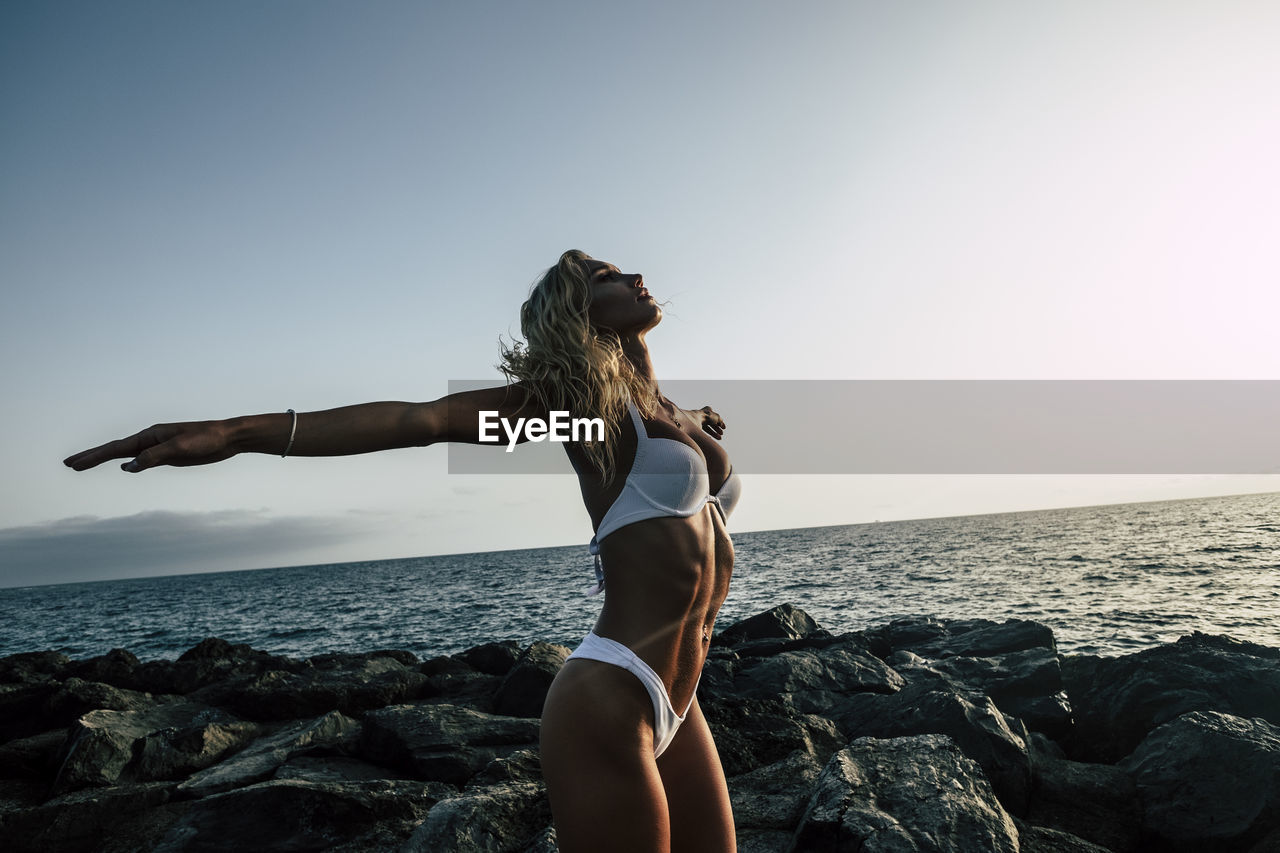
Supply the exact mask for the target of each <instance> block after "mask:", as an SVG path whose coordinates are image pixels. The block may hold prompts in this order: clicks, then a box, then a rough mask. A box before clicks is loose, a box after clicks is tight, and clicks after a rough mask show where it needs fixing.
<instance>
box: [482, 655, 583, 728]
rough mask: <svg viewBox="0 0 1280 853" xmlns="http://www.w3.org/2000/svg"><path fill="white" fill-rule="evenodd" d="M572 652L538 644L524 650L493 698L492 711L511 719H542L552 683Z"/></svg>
mask: <svg viewBox="0 0 1280 853" xmlns="http://www.w3.org/2000/svg"><path fill="white" fill-rule="evenodd" d="M569 654H570V650H569V649H568V648H566V647H565V646H558V645H555V644H553V643H543V642H537V643H533V644H531V645H530V646H529V648H527V649H525V650H524V652H523V653H522V654H521V655H520V658H519V660H517V661H516V662H515V665H514V666H512V667H511V671H510V672H508V673H507V676H506V678H504V679H503V680H502V685H501V686H500V687H499V688H498V692H497V693H496V694H495V695H494V697H493V710H494V711H495V712H496V713H498V714H503V715H505V716H508V717H541V716H542V704H543V703H544V702H545V701H546V699H547V690H549V689H550V687H551V681H552V679H554V678H555V677H556V673H557V672H559V671H560V667H562V666H564V662H565V659H566V658H568V657H569Z"/></svg>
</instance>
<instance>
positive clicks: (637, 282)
mask: <svg viewBox="0 0 1280 853" xmlns="http://www.w3.org/2000/svg"><path fill="white" fill-rule="evenodd" d="M631 286H632V287H644V276H642V275H640V273H636V280H635V281H634V282H632V283H631Z"/></svg>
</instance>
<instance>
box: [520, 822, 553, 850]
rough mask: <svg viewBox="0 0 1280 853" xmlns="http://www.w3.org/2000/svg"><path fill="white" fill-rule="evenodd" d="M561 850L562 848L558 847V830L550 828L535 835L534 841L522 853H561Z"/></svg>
mask: <svg viewBox="0 0 1280 853" xmlns="http://www.w3.org/2000/svg"><path fill="white" fill-rule="evenodd" d="M559 850H560V848H559V847H558V846H557V845H556V828H555V827H554V826H548V827H547V828H546V829H544V830H542V832H540V833H538V834H537V835H535V836H534V838H533V841H531V842H529V845H528V846H527V847H525V848H524V850H523V851H521V853H559Z"/></svg>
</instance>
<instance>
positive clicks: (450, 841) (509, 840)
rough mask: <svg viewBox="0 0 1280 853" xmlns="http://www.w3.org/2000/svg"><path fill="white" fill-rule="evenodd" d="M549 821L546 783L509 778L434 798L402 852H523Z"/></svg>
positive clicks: (538, 836) (549, 811)
mask: <svg viewBox="0 0 1280 853" xmlns="http://www.w3.org/2000/svg"><path fill="white" fill-rule="evenodd" d="M549 823H551V805H550V803H548V802H547V792H546V788H545V787H544V786H543V785H542V784H540V783H537V782H507V783H504V784H501V785H490V786H486V787H483V788H472V789H468V790H467V791H464V792H463V793H462V794H460V795H459V796H456V797H451V798H449V799H446V800H442V801H440V802H439V803H437V804H436V805H435V806H434V807H433V808H432V809H431V811H430V812H429V813H428V814H427V819H426V820H424V821H423V822H422V824H421V825H420V826H418V827H417V829H415V830H414V832H413V835H412V836H411V837H410V838H409V840H408V841H407V842H406V843H405V845H404V846H403V847H401V848H400V850H401V853H473V851H477V853H478V851H486V853H490V851H491V853H521V851H524V850H526V849H527V848H528V847H529V846H530V845H533V844H535V843H537V842H539V841H540V840H541V838H542V837H543V836H544V835H545V834H546V830H547V825H548V824H549Z"/></svg>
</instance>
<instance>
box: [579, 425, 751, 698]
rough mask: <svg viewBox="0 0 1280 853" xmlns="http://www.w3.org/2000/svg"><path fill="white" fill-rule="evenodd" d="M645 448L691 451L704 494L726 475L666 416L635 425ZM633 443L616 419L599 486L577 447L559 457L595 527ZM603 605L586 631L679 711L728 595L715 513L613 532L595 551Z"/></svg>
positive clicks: (716, 452)
mask: <svg viewBox="0 0 1280 853" xmlns="http://www.w3.org/2000/svg"><path fill="white" fill-rule="evenodd" d="M644 427H645V432H646V433H647V434H648V437H649V438H651V439H671V440H675V441H680V442H683V443H685V444H688V445H690V446H692V447H694V448H696V449H697V450H698V451H699V452H700V453H701V454H702V456H703V457H704V458H705V459H706V465H707V473H708V476H709V478H710V483H711V489H712V492H713V493H714V492H716V491H718V490H719V488H720V486H721V484H722V483H724V481H725V479H726V478H727V477H728V476H729V471H730V466H729V457H728V454H726V453H725V451H724V449H723V448H722V447H721V446H720V444H719V443H718V442H717V441H716V440H715V439H714V438H712V437H711V436H709V435H707V434H706V433H704V432H702V431H701V429H695V427H694V426H693V424H691V423H689V422H688V421H687V419H685V418H681V419H680V425H677V424H676V423H675V422H674V419H673V418H672V417H671V415H670V413H668V412H659V413H658V417H656V418H652V419H647V420H645V422H644ZM636 444H637V439H636V434H635V430H634V428H633V426H632V424H631V419H630V418H629V417H626V418H624V420H623V426H622V436H621V441H620V443H619V446H618V449H617V459H618V460H619V462H618V473H617V475H616V476H615V477H614V479H613V482H611V483H610V484H609V485H608V486H607V487H606V486H604V485H603V484H602V483H601V481H600V477H599V475H598V474H597V473H596V472H595V469H594V468H592V467H591V464H590V463H589V462H588V461H587V460H586V457H585V455H584V454H583V453H582V451H581V449H580V448H577V447H576V446H574V445H571V444H566V445H565V448H566V450H567V452H568V454H569V458H570V460H571V461H572V462H573V465H574V468H575V469H576V470H577V472H578V482H579V485H580V487H581V489H582V499H583V503H584V504H585V505H586V508H587V512H588V513H589V514H590V515H591V521H592V525H593V527H598V526H599V524H600V521H601V519H602V518H603V517H604V516H605V514H606V513H607V512H608V510H609V507H610V506H611V505H612V504H613V502H614V501H615V500H616V499H617V497H618V495H619V493H620V492H621V491H622V488H623V486H624V484H625V482H626V477H627V473H628V472H629V471H630V469H631V462H632V460H633V459H634V457H635V451H636ZM600 557H601V561H602V564H603V568H604V574H605V601H604V607H603V608H602V609H601V611H600V618H599V619H598V620H597V621H596V626H595V632H596V633H597V634H599V635H600V636H602V637H608V638H610V639H613V640H617V641H618V642H619V643H622V644H623V645H625V646H627V647H628V648H630V649H631V650H632V651H634V652H635V653H636V654H637V655H639V657H640V658H641V659H642V660H643V661H644V662H645V663H647V664H649V666H651V667H653V669H654V670H655V671H656V672H657V673H658V675H660V676H661V677H662V680H663V682H664V683H665V684H666V686H667V690H668V692H669V693H670V695H671V701H672V704H673V705H674V706H675V707H677V708H683V707H685V706H686V705H687V704H688V702H689V701H690V700H691V699H692V698H693V692H694V689H695V686H696V684H697V680H698V674H699V673H700V672H701V670H702V664H703V661H704V660H705V659H706V655H707V650H708V648H709V647H710V643H711V632H712V628H713V626H714V624H715V618H716V614H717V613H719V611H720V606H721V604H723V603H724V599H725V597H726V596H727V595H728V593H729V579H730V577H731V575H732V573H733V543H732V542H731V541H730V539H729V534H728V533H727V532H726V530H725V527H724V522H723V520H722V519H721V517H720V513H719V511H718V510H717V509H716V507H715V506H714V505H713V504H711V503H707V504H706V505H704V506H703V507H702V509H701V510H699V511H698V512H697V513H696V514H694V515H692V516H690V517H687V518H681V517H659V518H650V519H645V520H643V521H638V522H635V523H633V524H628V525H626V526H625V527H621V528H618V529H617V530H614V531H613V532H612V533H610V534H609V535H608V536H606V537H605V538H604V540H603V541H601V542H600Z"/></svg>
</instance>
